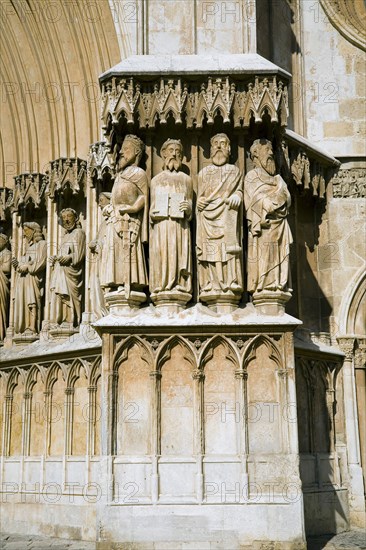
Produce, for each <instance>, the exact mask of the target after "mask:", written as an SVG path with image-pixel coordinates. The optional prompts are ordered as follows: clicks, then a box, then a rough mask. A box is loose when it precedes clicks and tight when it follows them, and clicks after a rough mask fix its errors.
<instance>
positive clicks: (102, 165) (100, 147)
mask: <svg viewBox="0 0 366 550" xmlns="http://www.w3.org/2000/svg"><path fill="white" fill-rule="evenodd" d="M114 161H115V159H114V158H113V155H112V154H111V152H110V147H109V145H107V143H106V142H105V141H97V142H96V143H92V145H91V146H90V148H89V155H88V162H87V164H88V178H89V181H90V185H91V186H92V187H93V186H94V184H95V180H97V181H102V180H103V177H104V176H105V175H106V174H110V175H111V176H112V177H114V176H115V169H114V164H115V162H114Z"/></svg>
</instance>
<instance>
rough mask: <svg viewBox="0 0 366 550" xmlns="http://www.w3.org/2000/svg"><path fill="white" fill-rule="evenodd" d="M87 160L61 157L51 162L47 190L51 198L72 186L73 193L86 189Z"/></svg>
mask: <svg viewBox="0 0 366 550" xmlns="http://www.w3.org/2000/svg"><path fill="white" fill-rule="evenodd" d="M85 183H86V161H85V160H82V159H79V158H59V159H57V160H53V161H52V162H51V169H50V171H49V173H48V184H47V192H48V194H49V196H50V197H51V199H54V198H55V195H56V194H57V193H60V194H63V193H64V191H65V189H66V188H70V190H71V192H72V194H73V195H77V194H78V193H79V192H80V191H83V190H84V189H85Z"/></svg>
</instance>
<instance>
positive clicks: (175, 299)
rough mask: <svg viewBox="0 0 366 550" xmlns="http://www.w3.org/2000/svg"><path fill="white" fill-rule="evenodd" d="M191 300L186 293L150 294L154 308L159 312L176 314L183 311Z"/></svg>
mask: <svg viewBox="0 0 366 550" xmlns="http://www.w3.org/2000/svg"><path fill="white" fill-rule="evenodd" d="M191 299H192V295H191V294H189V293H188V292H182V291H179V290H170V291H165V292H159V293H157V294H155V293H153V294H151V300H152V302H153V304H154V306H155V307H156V308H158V309H159V311H161V312H165V311H166V312H167V313H178V312H179V311H183V310H184V309H185V307H186V305H187V304H188V302H189V301H190V300H191Z"/></svg>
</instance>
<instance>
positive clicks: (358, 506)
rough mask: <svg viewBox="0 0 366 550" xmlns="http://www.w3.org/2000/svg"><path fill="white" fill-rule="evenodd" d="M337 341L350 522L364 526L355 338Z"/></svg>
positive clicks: (344, 338)
mask: <svg viewBox="0 0 366 550" xmlns="http://www.w3.org/2000/svg"><path fill="white" fill-rule="evenodd" d="M337 341H338V345H339V347H340V348H341V350H342V351H343V353H344V354H345V358H344V365H343V390H344V410H345V423H346V436H347V454H348V469H349V475H350V490H351V501H350V508H351V510H350V513H351V521H355V522H357V524H358V525H361V524H364V521H365V500H364V489H363V478H362V469H361V457H360V441H359V431H358V418H357V401H356V387H355V376H354V365H353V358H354V347H355V338H354V337H353V336H350V337H341V338H337Z"/></svg>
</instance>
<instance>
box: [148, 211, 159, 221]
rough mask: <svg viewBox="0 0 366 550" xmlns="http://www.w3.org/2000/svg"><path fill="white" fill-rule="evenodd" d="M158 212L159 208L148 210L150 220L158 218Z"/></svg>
mask: <svg viewBox="0 0 366 550" xmlns="http://www.w3.org/2000/svg"><path fill="white" fill-rule="evenodd" d="M158 214H159V210H150V220H151V221H153V222H154V221H156V220H159V219H160V217H159V216H158Z"/></svg>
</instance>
